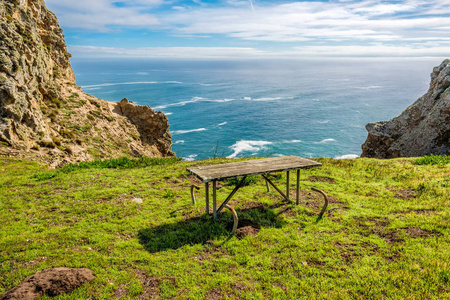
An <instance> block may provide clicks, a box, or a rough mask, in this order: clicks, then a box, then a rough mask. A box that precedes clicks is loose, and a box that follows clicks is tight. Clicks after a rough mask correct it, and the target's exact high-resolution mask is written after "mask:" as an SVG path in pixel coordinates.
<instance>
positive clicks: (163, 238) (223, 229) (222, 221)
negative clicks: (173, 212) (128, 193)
mask: <svg viewBox="0 0 450 300" xmlns="http://www.w3.org/2000/svg"><path fill="white" fill-rule="evenodd" d="M279 208H281V209H279ZM289 210H290V208H289V206H286V205H284V204H278V205H274V206H270V207H269V206H266V205H263V204H258V205H254V206H251V207H246V208H242V209H236V212H237V214H238V216H239V220H240V222H239V225H241V226H244V225H245V224H248V221H250V220H251V222H252V223H253V224H255V225H257V226H259V227H275V228H280V227H282V226H283V225H284V224H285V222H284V221H282V220H280V218H279V216H280V215H281V214H282V213H285V212H286V211H289ZM246 221H247V222H246ZM232 226H233V217H232V214H231V212H229V211H225V212H221V213H220V214H219V215H218V219H217V221H216V222H214V221H213V220H212V217H211V216H207V215H206V214H203V215H202V216H201V217H194V218H190V219H187V220H184V221H181V222H176V223H171V224H164V225H161V226H156V227H152V228H145V229H141V230H139V232H138V238H139V242H140V243H141V244H142V245H143V246H144V248H145V249H146V250H147V251H149V252H150V253H155V252H159V251H164V250H168V249H173V250H175V249H178V248H180V247H183V246H185V245H195V244H204V243H206V242H207V241H210V240H216V239H219V238H223V237H226V236H229V234H230V231H231V228H232ZM238 227H240V226H238Z"/></svg>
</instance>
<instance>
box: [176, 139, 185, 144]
mask: <svg viewBox="0 0 450 300" xmlns="http://www.w3.org/2000/svg"><path fill="white" fill-rule="evenodd" d="M175 144H184V141H183V140H179V141H176V142H175Z"/></svg>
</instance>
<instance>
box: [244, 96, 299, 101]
mask: <svg viewBox="0 0 450 300" xmlns="http://www.w3.org/2000/svg"><path fill="white" fill-rule="evenodd" d="M282 99H294V97H266V98H255V99H253V101H277V100H282Z"/></svg>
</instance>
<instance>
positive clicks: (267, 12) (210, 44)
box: [45, 0, 450, 59]
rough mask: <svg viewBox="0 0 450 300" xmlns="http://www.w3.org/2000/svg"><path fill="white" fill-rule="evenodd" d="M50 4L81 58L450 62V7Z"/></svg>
mask: <svg viewBox="0 0 450 300" xmlns="http://www.w3.org/2000/svg"><path fill="white" fill-rule="evenodd" d="M45 2H46V4H47V7H48V8H49V9H50V10H52V11H53V12H54V13H55V14H56V15H57V17H58V19H59V22H60V24H61V26H62V28H63V29H64V34H65V36H66V42H67V44H68V47H69V51H70V52H71V53H72V54H73V55H75V56H77V57H149V58H172V59H186V58H187V59H230V58H232V59H252V58H264V59H270V58H293V59H309V58H330V57H331V58H336V57H337V58H353V57H358V58H361V57H393V58H399V57H403V58H433V59H436V58H439V59H444V58H449V57H450V0H403V1H375V0H362V1H353V0H330V1H320V0H315V1H313V0H310V1H287V0H283V1H266V0H228V1H222V0H212V1H205V0H182V1H178V0H76V1H74V0H46V1H45Z"/></svg>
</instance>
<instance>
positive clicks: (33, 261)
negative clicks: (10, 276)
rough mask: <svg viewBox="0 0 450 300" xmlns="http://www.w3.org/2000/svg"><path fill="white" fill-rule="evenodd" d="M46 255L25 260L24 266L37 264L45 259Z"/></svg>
mask: <svg viewBox="0 0 450 300" xmlns="http://www.w3.org/2000/svg"><path fill="white" fill-rule="evenodd" d="M46 260H47V257H45V256H43V257H38V258H35V259H33V260H30V261H27V262H26V263H24V264H23V265H24V266H35V265H37V264H39V263H40V262H41V261H46Z"/></svg>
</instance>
